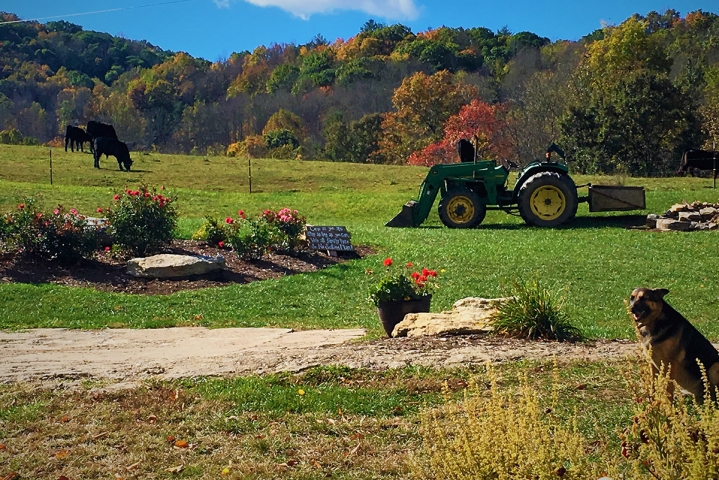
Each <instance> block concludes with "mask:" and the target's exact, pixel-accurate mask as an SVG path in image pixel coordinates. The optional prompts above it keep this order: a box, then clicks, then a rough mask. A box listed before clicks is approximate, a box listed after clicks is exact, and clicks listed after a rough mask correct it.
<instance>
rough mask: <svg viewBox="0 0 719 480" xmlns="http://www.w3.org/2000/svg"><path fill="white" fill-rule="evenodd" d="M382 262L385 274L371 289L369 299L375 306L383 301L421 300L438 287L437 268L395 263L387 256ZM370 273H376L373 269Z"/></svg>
mask: <svg viewBox="0 0 719 480" xmlns="http://www.w3.org/2000/svg"><path fill="white" fill-rule="evenodd" d="M382 264H383V266H384V275H383V276H382V277H381V278H380V279H379V281H378V282H377V283H376V284H374V285H372V286H371V287H370V290H369V300H370V301H371V302H372V303H374V305H375V306H379V304H380V303H381V302H397V301H402V300H404V301H408V300H419V299H421V298H422V297H426V296H429V295H432V293H433V292H434V290H435V289H436V288H437V271H436V270H429V269H426V268H422V269H417V268H415V267H414V265H413V264H412V262H408V263H406V264H404V265H402V266H399V265H395V262H394V260H392V259H391V258H385V259H384V262H382ZM368 273H369V274H374V272H372V271H368Z"/></svg>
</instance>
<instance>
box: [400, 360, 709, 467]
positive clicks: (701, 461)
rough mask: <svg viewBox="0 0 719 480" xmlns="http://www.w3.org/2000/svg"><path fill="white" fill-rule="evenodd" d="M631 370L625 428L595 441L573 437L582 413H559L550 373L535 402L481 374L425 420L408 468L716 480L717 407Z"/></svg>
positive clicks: (524, 378) (524, 380)
mask: <svg viewBox="0 0 719 480" xmlns="http://www.w3.org/2000/svg"><path fill="white" fill-rule="evenodd" d="M629 365H630V366H629V367H628V368H627V369H625V373H624V377H625V385H626V398H625V399H624V401H623V402H626V403H625V404H627V405H631V411H632V420H631V421H630V422H631V423H630V424H629V425H626V424H620V425H618V426H617V427H616V430H615V431H607V430H606V429H605V430H600V428H599V426H598V425H595V427H594V428H595V433H596V438H595V439H593V440H590V439H589V438H588V437H586V436H585V435H584V434H583V433H582V432H581V431H580V430H579V428H578V425H577V418H578V416H579V412H575V415H572V416H570V418H567V415H559V414H556V412H557V406H562V405H566V404H567V403H568V402H567V399H564V398H562V397H561V396H560V392H561V391H563V390H562V387H561V385H560V380H559V375H558V369H557V367H556V366H555V370H554V372H555V373H554V378H553V381H552V388H551V393H548V394H547V395H544V396H542V395H540V393H538V392H540V391H541V390H539V389H537V388H536V386H535V385H532V384H531V382H530V380H529V376H528V373H527V372H526V371H525V372H524V373H522V374H520V376H519V383H518V386H516V387H510V386H504V385H503V386H501V387H500V386H499V383H500V382H499V379H498V376H497V375H496V374H495V371H494V369H493V367H492V366H491V365H488V366H487V373H486V377H475V378H474V379H473V380H472V381H471V382H470V386H469V388H468V389H467V390H466V392H465V395H464V398H462V399H461V400H455V399H453V398H451V397H450V396H449V395H448V394H447V395H446V396H445V404H444V405H442V406H440V407H437V408H427V409H425V410H424V411H423V412H422V414H421V424H420V433H421V435H422V438H423V449H422V451H421V453H420V454H419V455H418V456H417V457H416V459H415V460H416V461H415V463H414V474H415V477H417V478H422V479H447V478H451V479H458V480H462V479H485V478H491V479H507V480H509V479H515V478H533V479H556V478H564V479H592V480H596V479H599V478H602V477H608V478H610V479H613V480H618V479H624V480H629V479H632V480H633V479H636V480H639V479H647V478H653V479H657V480H707V479H716V478H719V406H718V405H717V403H716V402H713V401H706V402H704V403H703V404H700V403H697V401H696V400H695V399H694V397H693V396H682V395H680V394H678V393H677V394H675V395H671V394H668V393H667V387H668V386H669V384H670V383H671V382H672V381H671V380H669V372H667V371H666V370H664V371H662V372H660V374H659V375H657V376H655V375H654V374H653V372H652V369H651V367H650V365H649V363H647V362H644V361H642V362H641V364H640V367H638V368H637V367H636V366H635V365H634V364H629ZM486 385H488V390H487V387H486ZM564 391H566V390H564ZM560 410H561V408H560ZM619 442H620V443H619Z"/></svg>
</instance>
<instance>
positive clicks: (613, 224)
mask: <svg viewBox="0 0 719 480" xmlns="http://www.w3.org/2000/svg"><path fill="white" fill-rule="evenodd" d="M646 220H647V217H646V215H636V214H635V215H614V216H611V217H592V216H587V217H575V218H574V220H572V221H571V222H569V223H567V224H565V225H562V226H560V227H556V228H557V229H558V230H572V229H582V228H639V227H643V226H644V225H646ZM394 228H397V227H394ZM399 228H405V227H399ZM406 228H411V227H406ZM419 228H421V229H423V230H436V229H443V228H447V227H443V226H439V225H428V226H420V227H419ZM527 228H537V227H532V226H529V225H527V224H524V223H521V224H514V225H504V224H491V223H483V224H481V225H480V226H478V227H477V228H476V230H524V229H527Z"/></svg>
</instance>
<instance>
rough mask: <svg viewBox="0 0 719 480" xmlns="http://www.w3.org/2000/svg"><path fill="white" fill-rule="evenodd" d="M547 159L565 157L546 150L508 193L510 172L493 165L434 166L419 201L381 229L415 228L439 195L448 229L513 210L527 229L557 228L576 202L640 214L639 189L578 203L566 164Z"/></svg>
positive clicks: (601, 191) (592, 195)
mask: <svg viewBox="0 0 719 480" xmlns="http://www.w3.org/2000/svg"><path fill="white" fill-rule="evenodd" d="M552 153H557V154H558V155H559V156H560V158H561V159H562V160H564V152H563V151H562V150H561V149H560V148H558V147H557V146H556V145H555V144H551V145H550V146H549V148H548V149H547V153H546V156H545V159H544V160H541V161H540V160H537V161H533V162H531V163H529V164H528V165H527V166H526V167H524V168H523V169H522V170H521V171H520V172H519V175H518V176H517V181H516V182H515V184H514V187H513V188H511V189H508V188H507V178H508V177H509V167H505V166H498V165H497V163H496V162H495V161H494V160H485V161H474V162H462V163H456V164H449V165H435V166H433V167H432V168H431V169H430V171H429V173H428V174H427V177H426V178H425V179H424V182H422V185H421V187H420V193H419V198H418V199H417V200H412V201H410V202H408V203H406V204H405V205H404V206H403V207H402V211H401V212H400V213H399V214H397V216H395V217H394V218H393V219H392V220H390V221H389V222H387V223H386V226H388V227H418V226H420V225H421V224H422V222H424V221H425V220H426V219H427V216H428V215H429V212H430V210H431V209H432V206H433V205H434V201H435V199H436V197H437V195H438V194H439V196H440V201H439V218H440V220H441V221H442V223H443V224H444V225H446V226H448V227H451V228H473V227H476V226H477V225H479V224H480V223H482V221H483V220H484V217H485V215H486V213H487V210H504V211H506V212H508V213H512V212H513V211H515V210H516V211H518V212H519V214H520V215H521V217H522V219H524V221H525V222H526V223H527V224H528V225H533V226H537V227H556V226H559V225H562V224H563V223H566V222H568V221H570V220H572V219H573V218H574V216H575V214H576V213H577V205H578V203H579V202H587V201H588V202H589V204H590V211H607V210H636V209H644V208H645V207H644V189H643V188H642V187H613V186H602V187H600V186H596V187H592V186H590V188H589V196H588V197H582V198H579V196H578V195H577V186H576V185H575V184H574V181H573V180H572V178H571V177H570V176H569V171H568V168H567V165H566V163H564V162H556V161H552V160H551V154H552ZM510 165H511V166H513V165H512V164H510ZM637 189H638V190H637ZM600 196H601V197H608V198H609V199H613V200H614V201H612V200H606V199H600V198H599V197H600ZM595 199H596V200H595ZM595 204H596V205H597V208H596V209H595V208H593V205H595Z"/></svg>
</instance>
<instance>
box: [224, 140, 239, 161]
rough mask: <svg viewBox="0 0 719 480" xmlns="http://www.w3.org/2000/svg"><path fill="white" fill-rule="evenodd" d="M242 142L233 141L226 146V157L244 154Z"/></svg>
mask: <svg viewBox="0 0 719 480" xmlns="http://www.w3.org/2000/svg"><path fill="white" fill-rule="evenodd" d="M243 147H244V146H243V144H242V142H235V143H231V144H229V145H228V146H227V150H225V155H227V156H228V157H239V156H242V155H243V154H244V150H243Z"/></svg>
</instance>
